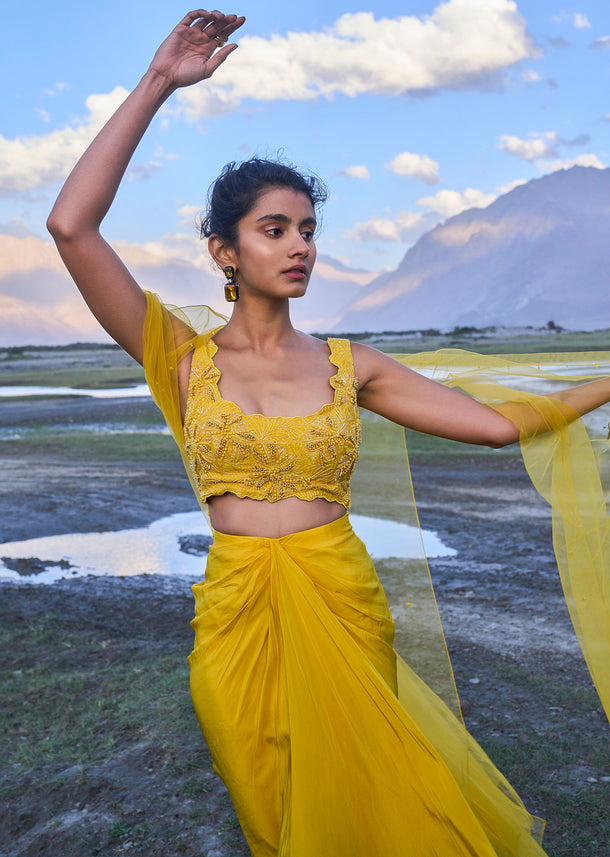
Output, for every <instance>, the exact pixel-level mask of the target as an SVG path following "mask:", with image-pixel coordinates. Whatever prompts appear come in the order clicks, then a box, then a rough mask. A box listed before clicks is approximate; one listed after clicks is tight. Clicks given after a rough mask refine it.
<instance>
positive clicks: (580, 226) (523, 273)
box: [336, 167, 610, 332]
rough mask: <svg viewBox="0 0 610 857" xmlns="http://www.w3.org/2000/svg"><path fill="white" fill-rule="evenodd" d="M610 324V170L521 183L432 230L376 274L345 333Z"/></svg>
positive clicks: (346, 319)
mask: <svg viewBox="0 0 610 857" xmlns="http://www.w3.org/2000/svg"><path fill="white" fill-rule="evenodd" d="M549 321H553V322H554V323H555V324H557V325H561V326H563V327H566V328H569V329H573V330H594V329H602V328H608V327H610V169H606V170H599V169H596V168H594V167H572V168H571V169H569V170H558V171H557V172H554V173H551V174H550V175H547V176H544V177H543V178H540V179H534V180H533V181H530V182H527V184H524V185H520V186H518V187H516V188H514V189H513V190H511V191H510V192H509V193H507V194H504V195H503V196H501V197H499V198H498V199H497V200H496V201H495V202H493V203H492V204H491V205H490V206H488V207H487V208H484V209H479V208H471V209H469V210H468V211H464V212H462V213H461V214H458V215H457V216H455V217H451V218H450V219H449V220H447V221H445V222H444V223H442V224H441V225H439V226H437V227H436V228H435V229H432V230H431V231H430V232H427V233H426V234H425V235H423V236H422V237H421V238H420V239H419V240H418V241H417V243H416V244H415V245H414V246H413V247H412V248H411V249H410V250H409V251H408V252H407V254H406V255H405V257H404V259H403V261H402V262H401V263H400V265H399V266H398V268H397V269H396V270H395V271H392V272H391V273H386V274H383V275H381V276H380V277H378V278H377V279H375V280H373V282H371V283H370V285H369V286H367V287H366V289H364V290H363V291H362V292H361V294H360V296H359V297H358V298H357V299H356V300H355V301H354V302H353V304H352V305H351V306H350V308H349V309H348V311H347V312H346V313H344V315H343V316H342V317H341V319H340V320H339V321H338V323H337V325H336V329H337V330H342V331H350V332H357V331H364V330H371V331H379V330H397V329H400V330H423V329H427V328H440V329H448V328H453V327H454V326H461V325H472V326H475V327H486V326H490V325H500V326H509V327H518V326H523V325H526V326H527V325H532V326H534V327H540V326H544V325H546V324H547V323H548V322H549Z"/></svg>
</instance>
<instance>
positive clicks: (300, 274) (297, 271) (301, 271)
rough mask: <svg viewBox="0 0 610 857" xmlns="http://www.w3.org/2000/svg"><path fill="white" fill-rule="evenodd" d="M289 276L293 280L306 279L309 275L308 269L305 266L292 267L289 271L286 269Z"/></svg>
mask: <svg viewBox="0 0 610 857" xmlns="http://www.w3.org/2000/svg"><path fill="white" fill-rule="evenodd" d="M284 273H285V274H286V276H287V277H290V279H291V280H304V279H305V277H306V275H307V270H306V269H305V268H290V269H289V270H288V271H284Z"/></svg>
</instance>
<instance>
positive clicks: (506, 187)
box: [498, 179, 527, 196]
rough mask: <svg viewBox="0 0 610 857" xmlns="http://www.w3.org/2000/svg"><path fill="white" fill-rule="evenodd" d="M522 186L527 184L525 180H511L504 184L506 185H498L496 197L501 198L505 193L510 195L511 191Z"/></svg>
mask: <svg viewBox="0 0 610 857" xmlns="http://www.w3.org/2000/svg"><path fill="white" fill-rule="evenodd" d="M522 184H527V179H513V180H512V181H510V182H506V184H503V185H500V187H499V188H498V195H499V196H502V195H503V194H505V193H510V192H511V190H514V189H515V188H516V187H520V186H521V185H522Z"/></svg>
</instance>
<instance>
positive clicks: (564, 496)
mask: <svg viewBox="0 0 610 857" xmlns="http://www.w3.org/2000/svg"><path fill="white" fill-rule="evenodd" d="M397 359H399V360H400V361H401V362H402V363H404V364H405V365H407V366H409V367H411V368H412V369H415V370H417V371H419V372H424V373H425V374H426V375H428V376H429V377H431V378H434V379H435V380H437V381H440V382H442V383H443V384H446V385H448V386H452V387H458V388H460V389H461V390H463V391H464V392H466V393H468V394H469V395H471V396H473V397H474V398H476V399H478V400H479V401H481V402H485V403H486V404H488V405H490V406H491V407H493V408H495V409H496V410H498V411H500V412H501V413H503V414H504V415H505V416H507V417H508V418H509V419H511V420H512V421H513V422H514V423H515V424H516V425H517V426H518V428H519V429H520V432H521V452H522V454H523V460H524V463H525V467H526V469H527V472H528V474H529V476H530V478H531V480H532V483H533V484H534V486H535V487H536V489H537V491H538V492H539V493H540V494H541V495H542V496H543V497H544V498H545V500H547V502H548V503H549V504H550V505H551V508H552V518H553V544H554V549H555V555H556V558H557V565H558V568H559V573H560V576H561V582H562V585H563V590H564V594H565V598H566V603H567V606H568V609H569V611H570V616H571V619H572V623H573V625H574V629H575V631H576V635H577V637H578V641H579V643H580V646H581V649H582V652H583V655H584V657H585V660H586V663H587V666H588V668H589V672H590V673H591V676H592V678H593V681H594V683H595V686H596V688H597V691H598V694H599V696H600V699H601V701H602V704H603V706H604V708H605V711H606V714H607V715H608V717H609V718H610V529H609V520H608V492H609V480H610V467H609V461H610V456H609V450H610V443H609V442H608V418H609V415H610V414H609V411H608V407H607V406H605V407H603V408H600V409H599V410H597V411H594V412H593V413H591V414H589V415H587V416H586V417H585V418H583V419H581V418H579V417H578V414H576V413H575V412H574V411H573V410H572V409H571V408H570V407H569V406H567V405H566V404H564V403H563V402H561V401H559V400H558V399H554V398H552V397H549V396H548V395H540V393H541V392H542V391H544V392H553V391H555V390H559V389H561V388H563V387H567V386H571V385H574V384H580V383H583V382H586V381H591V380H595V379H597V378H599V377H601V376H603V375H610V352H590V353H572V354H533V355H512V356H507V357H492V356H485V355H480V354H472V353H469V352H466V351H461V350H455V349H444V350H441V351H436V352H431V353H422V354H412V355H400V356H398V358H397Z"/></svg>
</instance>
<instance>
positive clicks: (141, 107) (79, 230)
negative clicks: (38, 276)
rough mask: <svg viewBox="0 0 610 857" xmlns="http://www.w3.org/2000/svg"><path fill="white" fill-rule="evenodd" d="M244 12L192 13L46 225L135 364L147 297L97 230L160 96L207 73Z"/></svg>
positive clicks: (95, 145)
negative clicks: (228, 13) (235, 13)
mask: <svg viewBox="0 0 610 857" xmlns="http://www.w3.org/2000/svg"><path fill="white" fill-rule="evenodd" d="M244 20H245V19H244V18H243V17H237V16H236V15H224V14H222V13H221V12H206V11H205V10H203V9H198V10H196V11H193V12H189V13H188V14H187V15H186V16H185V17H184V18H183V19H182V21H181V22H180V23H179V24H178V26H177V27H175V28H174V29H173V30H172V32H171V33H170V35H169V36H168V38H167V39H166V40H165V41H164V42H163V44H162V45H161V46H160V47H159V49H158V50H157V52H156V54H155V56H154V58H153V60H152V62H151V64H150V67H149V68H148V71H147V72H146V73H145V75H144V77H143V78H142V79H141V80H140V82H139V83H138V85H137V86H136V88H135V89H134V90H133V92H131V94H130V95H129V96H128V97H127V98H126V99H125V101H124V102H123V104H122V105H121V106H120V107H119V109H118V110H117V111H116V113H114V115H113V116H112V117H111V118H110V120H109V121H108V122H107V123H106V125H105V126H104V127H103V128H102V130H101V131H100V133H99V134H98V135H97V137H96V138H95V140H93V142H92V143H91V145H90V146H89V147H88V148H87V150H86V151H85V153H84V154H83V156H82V157H81V158H80V160H79V161H78V163H77V164H76V166H75V167H74V169H73V170H72V172H71V174H70V175H69V177H68V179H67V180H66V183H65V184H64V186H63V188H62V190H61V193H60V194H59V196H58V198H57V201H56V202H55V205H54V207H53V210H52V211H51V214H50V215H49V219H48V221H47V227H48V229H49V232H50V233H51V235H52V236H53V238H54V240H55V243H56V245H57V248H58V250H59V253H60V254H61V257H62V259H63V260H64V263H65V265H66V267H67V268H68V270H69V272H70V274H71V275H72V278H73V279H74V281H75V283H76V285H77V286H78V288H79V290H80V292H81V294H82V295H83V297H84V299H85V301H86V302H87V304H88V306H89V308H90V309H91V311H92V312H93V314H94V315H95V317H96V318H97V320H98V321H99V322H100V324H101V325H102V327H104V329H105V330H107V331H108V333H109V334H110V336H112V338H113V339H114V340H115V341H116V342H118V343H119V345H121V346H122V347H123V348H124V349H125V350H126V351H127V352H128V353H129V354H131V355H132V357H134V358H135V359H136V360H138V361H139V362H141V361H142V327H143V323H144V317H145V313H146V299H145V296H144V294H143V292H142V290H141V289H140V287H139V286H138V284H137V283H136V281H135V280H134V279H133V277H132V276H131V274H130V273H129V271H128V270H127V268H126V267H125V265H124V264H123V263H122V261H121V260H120V259H119V257H118V256H117V255H116V253H115V252H114V250H112V248H111V247H110V245H109V244H108V243H107V242H106V241H105V240H104V239H103V238H102V236H101V235H100V232H99V228H100V225H101V222H102V220H103V219H104V217H105V216H106V213H107V212H108V209H109V208H110V206H111V204H112V201H113V199H114V197H115V195H116V192H117V189H118V187H119V184H120V182H121V179H122V178H123V174H124V173H125V170H126V169H127V165H128V164H129V161H130V159H131V156H132V155H133V153H134V151H135V149H136V146H137V145H138V143H139V142H140V139H141V138H142V135H143V134H144V132H145V131H146V129H147V128H148V125H149V124H150V122H151V120H152V118H153V117H154V115H155V113H156V112H157V110H158V109H159V108H160V107H161V105H162V104H163V102H164V101H165V100H166V99H167V98H168V97H169V96H170V95H171V94H172V92H174V90H176V89H178V88H179V87H182V86H189V85H190V84H193V83H197V82H198V81H201V80H204V79H206V78H208V77H210V76H211V75H212V74H213V73H214V71H215V70H216V69H217V68H218V66H219V65H220V64H221V63H222V62H223V61H224V60H225V59H226V58H227V57H228V56H229V54H230V53H231V52H232V51H234V50H235V48H236V47H237V45H236V44H228V45H225V44H224V42H226V41H227V40H228V38H229V37H230V36H231V34H232V33H233V32H234V31H235V30H236V29H237V28H238V27H240V26H241V25H242V24H243V22H244Z"/></svg>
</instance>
